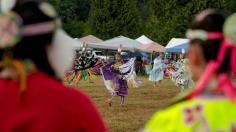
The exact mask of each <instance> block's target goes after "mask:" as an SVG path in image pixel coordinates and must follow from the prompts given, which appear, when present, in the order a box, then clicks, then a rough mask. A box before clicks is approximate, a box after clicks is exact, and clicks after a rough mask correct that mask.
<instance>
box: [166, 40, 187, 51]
mask: <svg viewBox="0 0 236 132" xmlns="http://www.w3.org/2000/svg"><path fill="white" fill-rule="evenodd" d="M188 42H189V39H183V38H172V39H171V40H170V41H169V43H168V44H167V45H166V48H167V49H168V48H173V47H175V46H179V45H182V44H185V43H188Z"/></svg>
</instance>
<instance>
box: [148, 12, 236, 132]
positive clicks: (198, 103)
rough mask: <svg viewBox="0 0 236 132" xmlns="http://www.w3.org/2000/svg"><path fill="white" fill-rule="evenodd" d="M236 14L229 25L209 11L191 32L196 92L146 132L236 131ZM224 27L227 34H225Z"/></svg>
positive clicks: (199, 17)
mask: <svg viewBox="0 0 236 132" xmlns="http://www.w3.org/2000/svg"><path fill="white" fill-rule="evenodd" d="M235 20H236V14H233V15H232V16H230V17H229V18H228V19H227V20H226V21H225V18H224V16H223V15H222V14H221V13H218V12H217V11H214V10H206V11H204V12H202V13H200V14H199V15H197V16H196V18H195V19H194V21H193V23H192V26H191V29H189V30H188V32H187V38H188V39H190V45H189V52H188V58H189V65H190V69H191V72H192V78H193V79H194V80H195V81H197V84H196V86H195V88H194V90H193V91H192V92H191V93H189V94H187V96H186V97H183V98H181V99H179V100H178V101H177V102H176V103H174V104H172V105H171V106H169V107H168V108H167V109H165V110H162V111H159V112H157V113H156V114H155V115H154V116H153V117H152V118H151V120H150V121H149V122H148V123H147V125H146V127H145V130H144V131H145V132H160V131H162V132H167V131H168V132H173V131H175V132H234V131H235V130H236V112H235V111H236V85H235V84H236V83H235V77H236V58H235V55H236V47H235V45H236V34H235V32H236V28H235V27H236V21H235ZM223 27H224V33H223Z"/></svg>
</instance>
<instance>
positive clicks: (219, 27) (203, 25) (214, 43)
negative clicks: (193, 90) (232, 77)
mask: <svg viewBox="0 0 236 132" xmlns="http://www.w3.org/2000/svg"><path fill="white" fill-rule="evenodd" d="M208 11H209V10H208ZM203 13H206V11H205V12H203ZM199 15H202V13H201V14H199ZM224 22H225V17H224V15H223V14H221V13H220V12H218V11H216V10H211V11H210V13H209V14H207V15H206V16H205V17H204V18H202V19H201V20H199V19H198V17H196V18H195V19H194V20H193V22H192V25H191V29H192V30H196V29H200V30H204V31H207V32H223V25H224ZM222 41H223V38H222V39H215V40H206V41H202V40H200V39H193V40H191V41H190V44H192V45H193V44H198V45H200V47H201V49H202V52H203V56H204V58H205V60H206V62H209V61H211V60H216V58H217V55H218V52H219V49H220V47H221V44H222ZM229 54H230V51H229V52H227V54H226V57H225V60H224V62H223V64H222V65H221V67H220V69H219V70H218V73H222V72H226V71H227V70H228V69H229Z"/></svg>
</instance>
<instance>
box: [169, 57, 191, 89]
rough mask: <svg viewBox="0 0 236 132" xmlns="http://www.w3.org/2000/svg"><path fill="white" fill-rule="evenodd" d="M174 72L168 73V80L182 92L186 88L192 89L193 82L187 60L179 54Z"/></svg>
mask: <svg viewBox="0 0 236 132" xmlns="http://www.w3.org/2000/svg"><path fill="white" fill-rule="evenodd" d="M174 69H175V70H174V71H171V70H170V71H171V72H169V73H170V74H169V75H170V79H171V80H172V81H173V82H174V84H175V85H176V86H177V87H179V88H181V91H183V90H184V89H186V88H192V86H193V82H192V79H191V72H190V70H189V66H188V60H187V59H186V58H183V55H182V54H181V55H180V57H179V60H178V61H177V62H176V63H175V64H174Z"/></svg>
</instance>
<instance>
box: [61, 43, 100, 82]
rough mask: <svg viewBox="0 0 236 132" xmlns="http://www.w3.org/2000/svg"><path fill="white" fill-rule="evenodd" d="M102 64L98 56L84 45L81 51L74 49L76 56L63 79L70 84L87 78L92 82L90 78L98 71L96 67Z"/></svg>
mask: <svg viewBox="0 0 236 132" xmlns="http://www.w3.org/2000/svg"><path fill="white" fill-rule="evenodd" d="M101 66H102V62H101V61H99V59H98V58H95V56H94V55H93V54H92V52H89V51H87V50H86V46H85V45H84V46H83V48H82V51H81V53H80V52H79V51H76V58H75V60H74V65H73V68H72V70H71V71H69V72H68V73H67V75H66V77H65V81H66V82H67V83H68V84H70V85H75V86H78V84H79V82H80V81H81V80H86V79H88V80H89V82H90V83H92V80H91V78H92V77H93V76H95V75H97V74H99V73H98V71H97V69H99V68H100V67H101Z"/></svg>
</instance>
